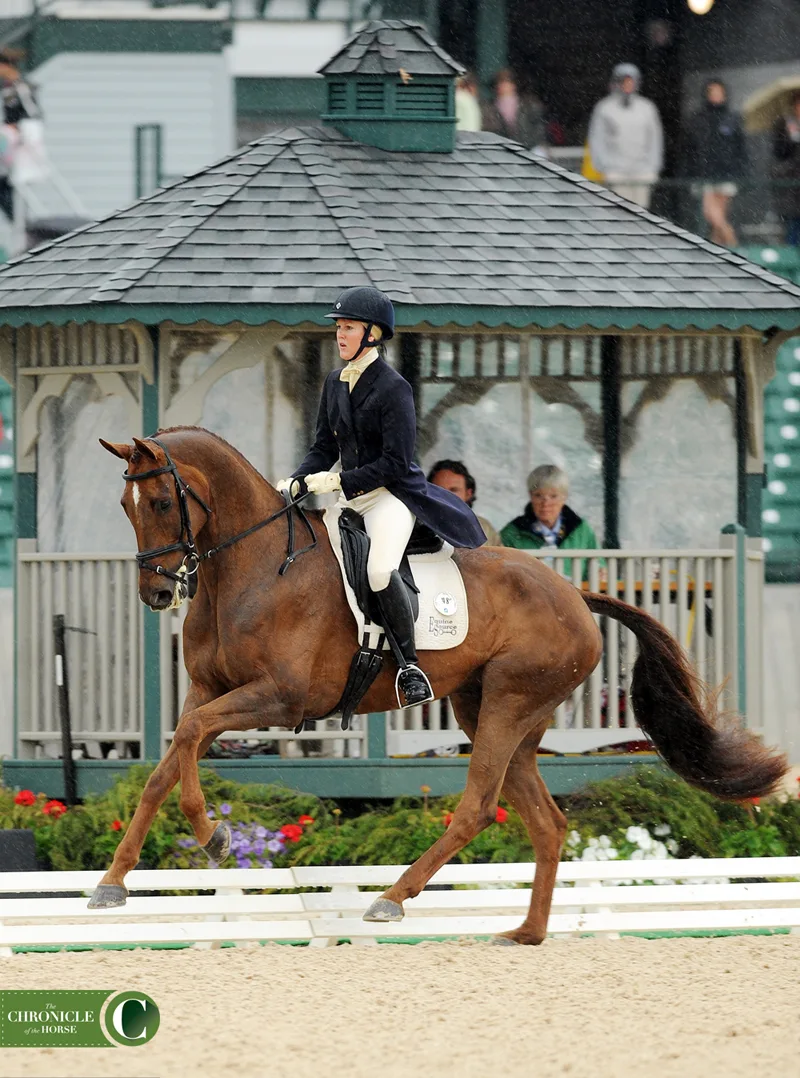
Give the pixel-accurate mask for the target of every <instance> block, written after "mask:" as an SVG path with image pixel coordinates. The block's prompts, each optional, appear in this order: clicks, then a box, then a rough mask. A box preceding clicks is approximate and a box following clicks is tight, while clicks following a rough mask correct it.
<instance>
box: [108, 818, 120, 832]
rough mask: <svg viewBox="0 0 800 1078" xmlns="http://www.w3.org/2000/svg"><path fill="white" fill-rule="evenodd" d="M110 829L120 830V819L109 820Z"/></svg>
mask: <svg viewBox="0 0 800 1078" xmlns="http://www.w3.org/2000/svg"><path fill="white" fill-rule="evenodd" d="M111 830H112V831H121V830H122V821H121V820H112V821H111Z"/></svg>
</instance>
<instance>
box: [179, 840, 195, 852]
mask: <svg viewBox="0 0 800 1078" xmlns="http://www.w3.org/2000/svg"><path fill="white" fill-rule="evenodd" d="M178 845H179V846H180V847H181V848H182V849H184V850H188V849H189V848H190V847H191V846H194V845H195V841H194V839H193V838H179V839H178Z"/></svg>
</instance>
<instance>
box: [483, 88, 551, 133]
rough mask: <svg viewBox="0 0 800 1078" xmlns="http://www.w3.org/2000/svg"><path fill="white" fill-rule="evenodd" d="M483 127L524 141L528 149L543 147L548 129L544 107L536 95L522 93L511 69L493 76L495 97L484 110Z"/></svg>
mask: <svg viewBox="0 0 800 1078" xmlns="http://www.w3.org/2000/svg"><path fill="white" fill-rule="evenodd" d="M483 130H484V131H492V132H493V133H494V134H495V135H503V137H504V138H510V139H514V141H515V142H521V143H522V145H523V146H526V147H527V148H528V149H529V150H536V149H538V150H542V151H543V150H544V149H545V147H546V145H547V130H546V124H545V116H544V106H543V105H542V103H541V101H540V100H539V98H538V97H537V96H536V95H535V94H527V95H525V96H520V94H519V93H518V92H517V83H516V80H515V78H514V73H513V72H512V71H509V69H508V68H503V70H502V71H498V72H497V74H496V75H495V77H494V100H493V101H491V102H490V103H489V104H488V105H486V106H485V108H484V110H483Z"/></svg>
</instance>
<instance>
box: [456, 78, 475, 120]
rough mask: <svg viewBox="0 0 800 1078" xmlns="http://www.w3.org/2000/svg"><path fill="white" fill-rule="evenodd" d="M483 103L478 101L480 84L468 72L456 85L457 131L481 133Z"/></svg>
mask: <svg viewBox="0 0 800 1078" xmlns="http://www.w3.org/2000/svg"><path fill="white" fill-rule="evenodd" d="M480 129H481V103H480V100H479V99H478V82H477V79H476V78H475V76H474V75H473V74H472V73H471V72H470V71H468V72H467V73H466V74H465V75H462V76H461V78H460V79H459V80H458V82H457V83H456V130H458V131H480Z"/></svg>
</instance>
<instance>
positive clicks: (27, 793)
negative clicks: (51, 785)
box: [14, 790, 36, 805]
mask: <svg viewBox="0 0 800 1078" xmlns="http://www.w3.org/2000/svg"><path fill="white" fill-rule="evenodd" d="M35 801H36V795H35V794H34V792H33V790H20V792H19V793H18V794H17V796H16V797H15V798H14V804H15V805H32V804H33V803H34V802H35Z"/></svg>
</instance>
